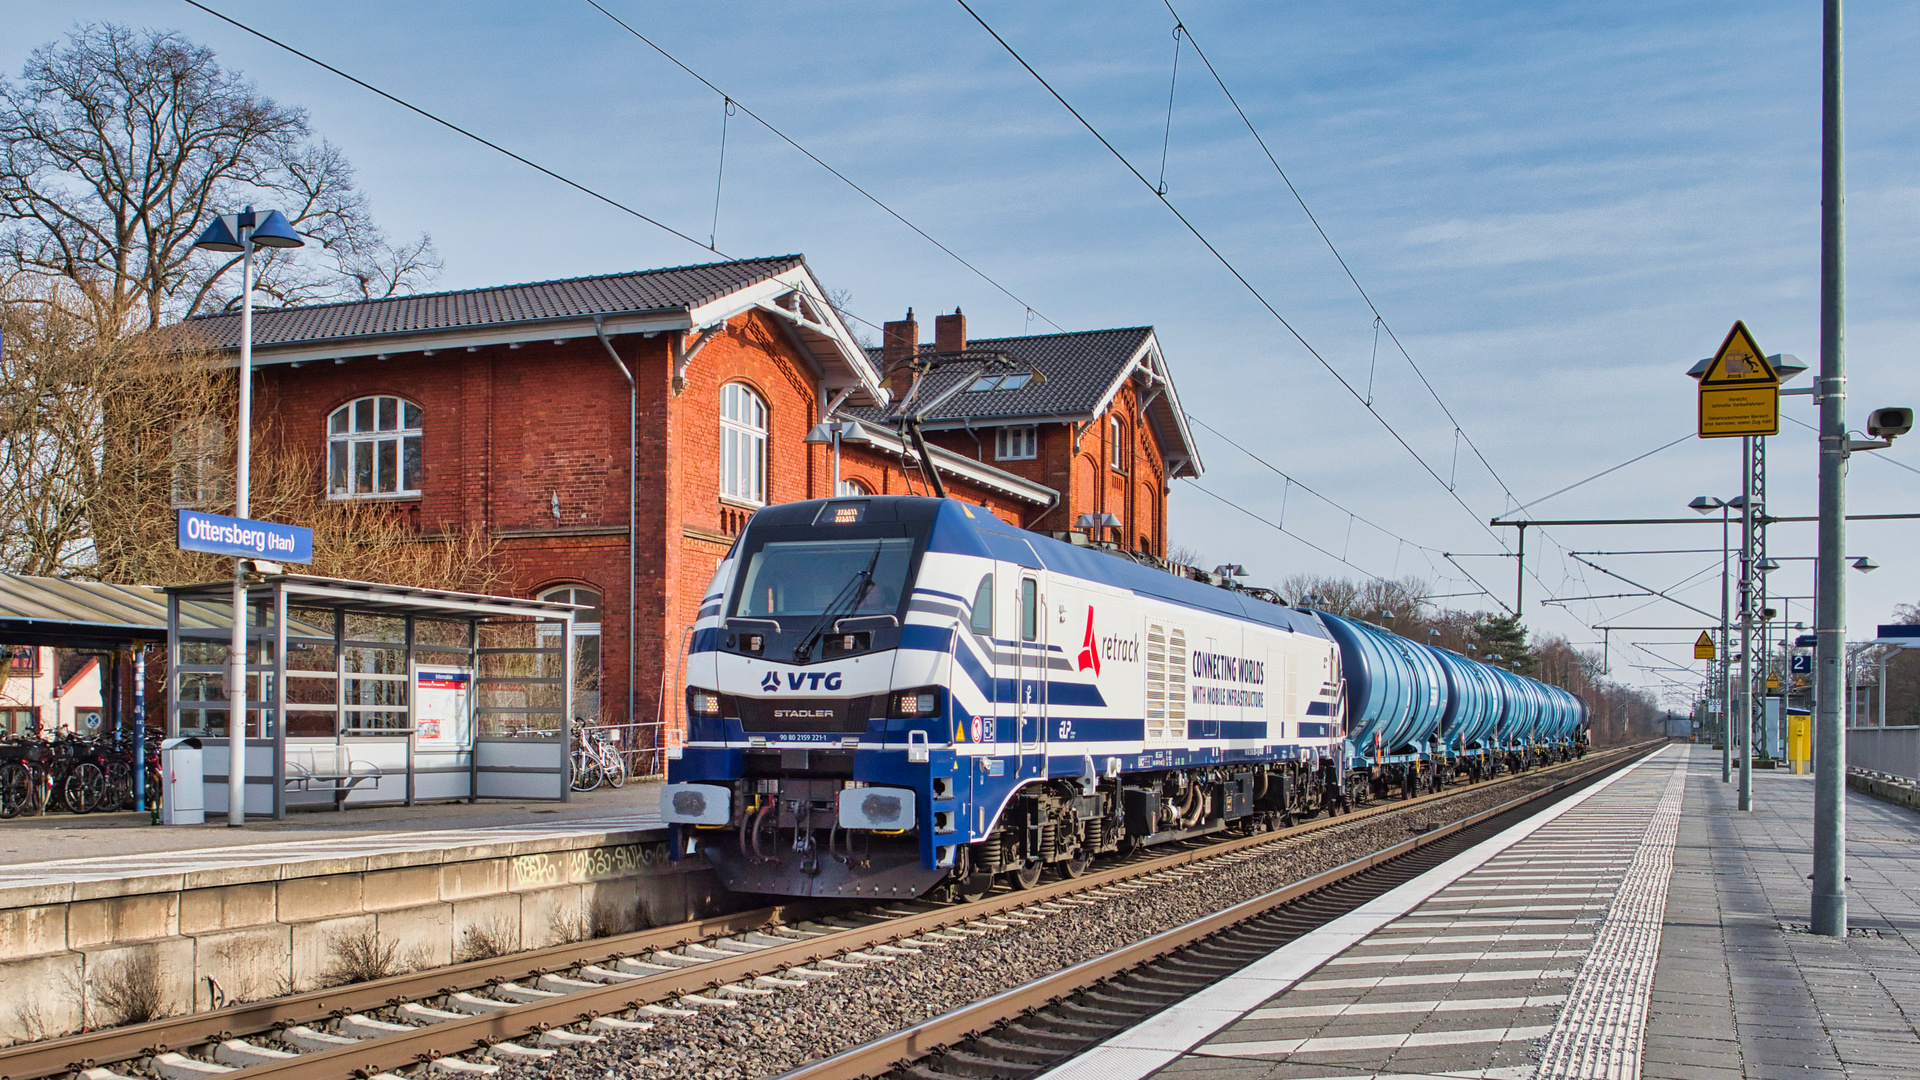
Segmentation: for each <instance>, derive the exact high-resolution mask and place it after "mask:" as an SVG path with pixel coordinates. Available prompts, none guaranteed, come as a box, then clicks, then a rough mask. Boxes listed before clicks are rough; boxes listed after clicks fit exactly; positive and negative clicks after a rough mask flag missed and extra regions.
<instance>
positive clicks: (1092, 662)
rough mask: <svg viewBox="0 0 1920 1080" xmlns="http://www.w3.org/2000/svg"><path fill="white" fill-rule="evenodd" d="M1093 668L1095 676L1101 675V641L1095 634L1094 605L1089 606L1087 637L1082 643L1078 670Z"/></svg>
mask: <svg viewBox="0 0 1920 1080" xmlns="http://www.w3.org/2000/svg"><path fill="white" fill-rule="evenodd" d="M1088 668H1092V669H1093V677H1094V678H1096V679H1097V678H1099V677H1100V641H1099V639H1097V638H1095V637H1094V636H1093V606H1092V605H1088V606H1087V637H1086V640H1085V641H1084V642H1082V643H1081V645H1080V659H1079V666H1078V667H1077V668H1075V669H1074V670H1076V671H1085V670H1087V669H1088Z"/></svg>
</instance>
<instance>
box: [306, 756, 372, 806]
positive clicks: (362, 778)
mask: <svg viewBox="0 0 1920 1080" xmlns="http://www.w3.org/2000/svg"><path fill="white" fill-rule="evenodd" d="M296 753H299V750H298V749H295V750H292V751H289V753H288V755H287V780H286V785H287V790H288V791H301V792H312V791H330V792H332V793H333V808H334V809H335V810H344V809H346V807H347V795H348V794H349V793H350V792H352V791H353V790H354V789H355V788H358V787H359V786H361V785H362V784H365V785H367V786H369V787H372V788H378V787H379V786H380V780H381V778H382V777H383V776H385V775H386V774H385V773H384V772H382V771H381V769H380V766H378V765H375V764H373V763H372V762H370V761H358V760H355V759H353V758H351V757H348V756H347V754H346V750H345V749H344V748H339V749H337V750H336V751H335V752H333V753H331V754H328V755H327V756H329V757H331V758H333V760H332V761H331V762H327V763H325V765H324V767H323V765H322V763H321V762H320V761H319V757H320V755H319V754H317V753H316V752H315V751H313V750H311V749H309V750H307V751H306V761H304V762H302V761H300V760H298V759H297V758H295V757H294V756H293V755H294V754H296ZM343 759H344V761H345V765H344V767H342V764H341V763H342V760H343Z"/></svg>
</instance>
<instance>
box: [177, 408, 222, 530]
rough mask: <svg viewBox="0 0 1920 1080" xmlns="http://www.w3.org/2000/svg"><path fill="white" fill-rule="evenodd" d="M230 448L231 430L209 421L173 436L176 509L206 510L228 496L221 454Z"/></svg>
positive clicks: (190, 425)
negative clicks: (221, 471) (204, 508)
mask: <svg viewBox="0 0 1920 1080" xmlns="http://www.w3.org/2000/svg"><path fill="white" fill-rule="evenodd" d="M226 445H227V426H226V425H225V424H223V423H221V422H220V421H219V420H216V419H212V418H210V417H209V418H206V419H203V420H200V421H198V422H195V423H187V424H182V425H180V426H179V427H177V428H175V429H174V432H173V505H174V508H175V509H179V508H181V507H188V508H193V507H204V506H208V505H211V504H213V503H215V502H218V501H219V500H220V499H221V498H223V497H224V496H225V495H226V483H225V480H226V478H225V477H224V476H221V475H220V466H221V464H222V461H221V452H222V451H223V450H225V449H226Z"/></svg>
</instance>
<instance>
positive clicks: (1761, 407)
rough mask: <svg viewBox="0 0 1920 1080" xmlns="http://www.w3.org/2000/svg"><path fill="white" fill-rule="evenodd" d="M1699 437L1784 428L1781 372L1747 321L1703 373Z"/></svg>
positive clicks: (1738, 324) (1737, 327)
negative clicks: (1770, 361)
mask: <svg viewBox="0 0 1920 1080" xmlns="http://www.w3.org/2000/svg"><path fill="white" fill-rule="evenodd" d="M1699 433H1700V437H1701V438H1703V439H1725V438H1732V437H1735V436H1744V435H1777V434H1779V433H1780V375H1779V373H1778V372H1776V371H1774V370H1773V365H1772V364H1769V363H1768V362H1767V357H1766V354H1764V353H1762V352H1761V351H1760V346H1759V344H1758V343H1756V342H1755V341H1754V340H1753V334H1752V333H1751V332H1749V331H1748V330H1747V324H1746V323H1744V322H1736V323H1734V324H1733V329H1732V330H1729V331H1727V339H1726V340H1725V341H1723V342H1721V343H1720V351H1718V352H1716V353H1714V354H1713V359H1712V360H1711V361H1710V362H1708V364H1707V369H1706V370H1705V371H1703V372H1701V373H1700V427H1699Z"/></svg>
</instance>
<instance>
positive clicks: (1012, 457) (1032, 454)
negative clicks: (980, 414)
mask: <svg viewBox="0 0 1920 1080" xmlns="http://www.w3.org/2000/svg"><path fill="white" fill-rule="evenodd" d="M1039 456H1040V429H1039V428H1038V427H1037V426H1035V425H1033V424H1026V425H1023V426H1019V427H1003V428H995V429H994V432H993V460H995V461H1032V460H1033V459H1035V458H1037V457H1039Z"/></svg>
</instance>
